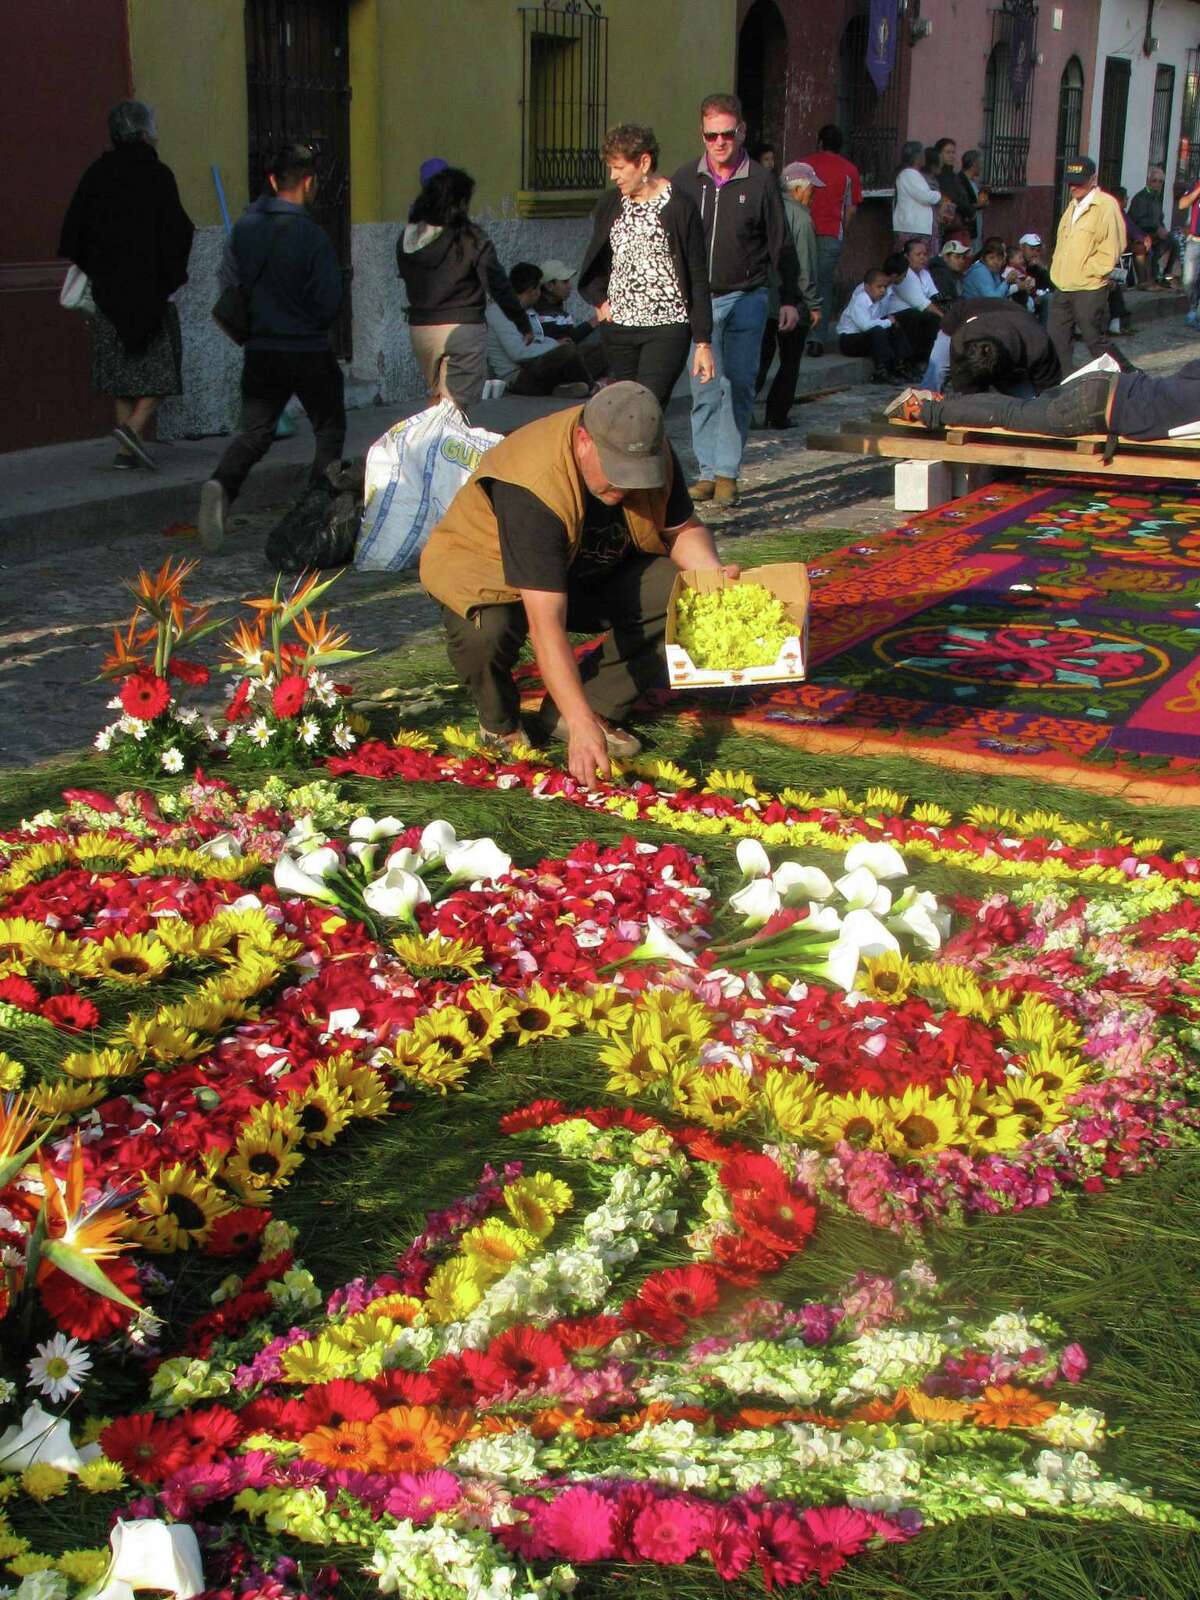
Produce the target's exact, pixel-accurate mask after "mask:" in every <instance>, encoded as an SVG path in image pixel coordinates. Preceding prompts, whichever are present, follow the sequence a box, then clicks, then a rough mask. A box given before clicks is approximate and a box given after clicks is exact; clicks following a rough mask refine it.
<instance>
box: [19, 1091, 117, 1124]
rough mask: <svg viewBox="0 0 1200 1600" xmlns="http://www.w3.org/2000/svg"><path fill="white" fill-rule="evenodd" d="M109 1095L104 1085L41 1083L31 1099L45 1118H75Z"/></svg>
mask: <svg viewBox="0 0 1200 1600" xmlns="http://www.w3.org/2000/svg"><path fill="white" fill-rule="evenodd" d="M107 1093H108V1088H107V1086H106V1085H105V1084H103V1083H55V1084H48V1083H41V1084H39V1085H38V1086H37V1088H36V1089H34V1090H33V1091H32V1092H31V1099H32V1100H33V1103H34V1105H35V1106H36V1107H37V1109H38V1111H39V1112H40V1114H41V1115H42V1116H43V1117H46V1118H50V1117H73V1116H74V1115H75V1114H76V1112H79V1111H85V1110H86V1109H87V1108H88V1106H94V1105H95V1104H96V1103H97V1101H100V1100H103V1099H104V1097H105V1095H106V1094H107Z"/></svg>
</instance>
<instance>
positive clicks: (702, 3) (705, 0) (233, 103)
mask: <svg viewBox="0 0 1200 1600" xmlns="http://www.w3.org/2000/svg"><path fill="white" fill-rule="evenodd" d="M603 9H604V15H605V16H606V17H607V18H608V122H609V123H613V122H624V121H638V122H649V123H651V124H652V125H653V127H654V129H655V132H656V133H657V134H658V138H659V142H660V144H661V145H662V152H663V155H662V164H663V166H664V168H665V169H666V170H667V171H668V172H669V171H670V170H671V169H672V168H673V167H675V166H677V165H678V164H679V163H680V162H682V161H684V160H686V159H687V158H688V157H689V156H692V155H694V154H696V153H697V152H698V149H699V144H698V140H697V135H696V126H697V117H696V110H697V105H698V102H699V99H700V96H701V95H703V94H705V93H708V92H710V91H713V90H721V89H729V88H731V87H732V85H733V72H734V51H735V32H736V29H735V12H736V3H735V0H605V4H604V8H603ZM129 12H130V26H129V34H130V48H131V53H132V57H133V81H134V93H135V94H136V95H137V96H138V98H139V99H145V100H148V101H149V102H150V103H151V104H152V105H154V106H155V107H156V108H157V111H158V120H159V132H160V136H161V137H160V145H159V148H160V150H161V153H162V156H163V159H164V160H165V161H166V162H167V163H168V164H169V165H170V166H171V168H172V169H173V170H174V172H175V175H176V177H177V179H178V181H179V187H180V192H181V194H182V196H183V203H184V205H185V206H186V207H187V210H188V211H189V213H190V214H191V216H192V217H193V218H194V219H195V221H196V222H197V223H200V224H206V223H215V222H219V221H220V212H219V209H218V206H217V200H216V195H215V192H214V189H213V182H212V174H211V172H210V167H211V165H212V163H214V162H215V163H216V164H217V165H218V166H219V167H220V169H221V176H222V179H223V181H224V184H225V193H226V196H227V198H228V201H229V206H230V210H231V211H232V213H233V215H234V216H236V215H237V214H238V212H239V211H240V210H241V208H242V206H243V205H245V203H246V199H247V195H246V150H247V119H246V57H245V32H244V6H243V3H242V0H129ZM521 48H522V33H521V18H520V16H519V13H518V7H517V5H515V4H514V3H513V0H434V3H430V0H350V81H351V86H352V91H353V94H352V100H351V112H350V114H351V163H352V165H351V185H350V193H351V205H352V211H353V220H354V221H355V222H379V221H385V220H391V219H395V218H397V217H401V216H403V215H404V214H405V212H406V211H407V209H408V206H409V203H410V202H411V200H412V197H413V195H414V193H415V192H416V186H417V168H418V167H419V166H420V164H421V162H422V161H423V160H424V159H425V157H426V156H430V155H440V156H444V157H445V158H446V159H447V160H448V161H453V162H455V163H456V164H459V165H462V166H465V167H466V168H467V169H468V170H469V171H470V172H471V173H473V174H474V176H475V178H476V180H477V182H478V189H477V193H476V208H477V209H478V210H480V211H483V210H488V209H491V210H500V209H502V208H504V207H505V206H506V205H511V203H512V201H513V198H514V196H515V195H516V193H517V191H518V189H519V188H520V186H521V173H520V162H521V121H520V118H521V108H520V99H521Z"/></svg>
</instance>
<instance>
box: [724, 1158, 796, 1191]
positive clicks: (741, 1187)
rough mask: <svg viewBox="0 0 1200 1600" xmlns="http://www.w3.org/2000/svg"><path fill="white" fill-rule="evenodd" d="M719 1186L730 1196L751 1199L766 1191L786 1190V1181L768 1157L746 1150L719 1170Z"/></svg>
mask: <svg viewBox="0 0 1200 1600" xmlns="http://www.w3.org/2000/svg"><path fill="white" fill-rule="evenodd" d="M721 1186H722V1188H724V1189H725V1190H727V1191H728V1193H729V1194H731V1195H736V1196H739V1197H741V1196H744V1197H746V1198H747V1199H753V1198H754V1197H755V1196H756V1195H760V1194H764V1193H766V1192H767V1191H768V1190H776V1189H784V1188H786V1187H787V1179H786V1178H785V1177H784V1175H783V1172H782V1171H781V1170H780V1168H779V1167H778V1166H777V1165H776V1164H775V1162H774V1161H772V1160H771V1158H770V1156H764V1155H758V1154H756V1153H755V1152H754V1151H752V1150H747V1151H743V1153H742V1154H741V1155H738V1156H735V1157H734V1159H733V1160H732V1161H727V1162H726V1163H725V1165H724V1166H723V1167H722V1168H721Z"/></svg>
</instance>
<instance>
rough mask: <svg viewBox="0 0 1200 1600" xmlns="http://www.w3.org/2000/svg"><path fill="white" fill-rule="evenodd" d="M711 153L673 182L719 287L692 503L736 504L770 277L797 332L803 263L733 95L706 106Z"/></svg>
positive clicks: (699, 405)
mask: <svg viewBox="0 0 1200 1600" xmlns="http://www.w3.org/2000/svg"><path fill="white" fill-rule="evenodd" d="M700 132H701V135H702V136H703V139H704V154H703V155H702V156H701V157H700V160H699V161H698V162H697V163H696V164H695V165H693V164H692V163H691V162H688V163H687V165H685V166H682V167H680V169H679V171H678V172H677V173H676V174H675V176H674V178H672V180H671V181H672V183H673V184H674V185H676V186H677V187H678V188H679V190H680V191H681V192H682V193H683V194H686V195H688V196H689V197H690V198H691V199H692V200H693V201H694V202H695V204H696V206H697V207H698V208H699V211H700V217H701V221H702V222H703V223H704V236H705V243H706V245H707V249H708V278H709V284H710V287H711V289H712V309H713V337H712V349H713V359H714V362H715V365H716V372H715V374H714V376H715V377H716V379H717V382H716V383H700V382H699V381H698V380H697V379H696V378H693V379H692V448H693V450H694V451H695V453H696V460H697V462H698V464H699V467H700V472H699V476H698V480H697V482H696V483H694V484H692V485H691V491H690V492H691V496H692V499H693V500H711V501H713V503H714V504H715V505H723V506H732V505H736V504H737V498H738V489H737V479H738V472H739V470H740V468H741V464H742V451H743V450H744V449H745V447H746V434H747V432H748V430H749V427H750V415H751V412H752V410H753V407H754V382H755V379H756V377H757V376H758V357H759V351H760V349H761V347H762V334H763V328H764V327H765V325H766V320H767V278H768V275H769V274H771V273H773V274H774V275H775V277H776V280H777V282H778V284H779V332H780V333H791V332H792V331H793V330H794V329H795V328H796V326H797V322H798V313H797V311H796V304H797V301H798V300H799V298H800V264H799V262H798V261H797V259H796V249H795V246H794V245H793V243H792V238H791V234H790V233H789V231H788V227H787V222H786V220H785V218H784V214H783V201H782V199H781V197H780V193H779V185H778V183H777V182H776V180H775V176H774V174H773V173H770V172H768V171H767V170H766V169H765V168H764V167H762V166H760V165H759V163H758V162H757V161H752V160H751V159H750V157H749V156H748V155H747V154H746V152H745V150H744V149H743V148H742V145H743V141H744V140H745V137H746V125H745V123H744V122H743V121H742V108H741V104H740V102H739V101H738V99H737V96H736V95H732V94H710V95H708V96H706V98H705V99H704V100H703V101H702V102H701V105H700Z"/></svg>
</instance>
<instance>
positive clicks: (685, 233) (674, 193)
mask: <svg viewBox="0 0 1200 1600" xmlns="http://www.w3.org/2000/svg"><path fill="white" fill-rule="evenodd" d="M620 215H621V192H620V190H619V189H612V190H610V191H609V192H608V193H607V194H606V195H604V196H603V197H602V199H601V200H600V201H599V203H598V204H597V206H596V209H595V211H593V212H592V237H591V239H590V240H589V241H588V247H587V249H586V251H585V252H584V256H583V264H582V266H581V267H580V268H579V292H580V294H581V295H582V296H583V298H584V299H585V300H586V301H588V303H589V304H590V305H594V306H598V305H600V304H601V303H602V302H603V301H605V300H607V299H608V280H609V275H610V274H611V272H612V259H613V257H612V242H611V235H612V227H613V223H614V222H616V220H617V218H618V217H619V216H620ZM658 223H659V227H660V228H661V229H662V230H663V232H664V233H665V234H666V236H667V248H668V249H669V250H670V252H671V264H672V265H673V266H674V268H675V277H676V279H677V280H678V283H679V292H680V294H681V295H682V296H683V303H684V305H686V306H687V308H688V322H689V323H690V325H691V329H692V338H693V340H694V341H695V342H696V343H697V344H708V343H709V342H710V340H711V339H712V295H711V294H710V293H709V288H708V260H707V245H706V241H705V238H704V227H703V224H702V223H701V221H700V213H699V212H698V211H697V210H696V207H695V205H694V203H693V202H692V200H691V199H689V197H688V196H687V195H686V194H682V193H680V191H679V190H678V189H676V188H675V187H674V185H672V188H671V196H670V199H669V200H668V201H667V203H666V205H665V206H663V208H662V210H661V211H660V212H659V216H658Z"/></svg>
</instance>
